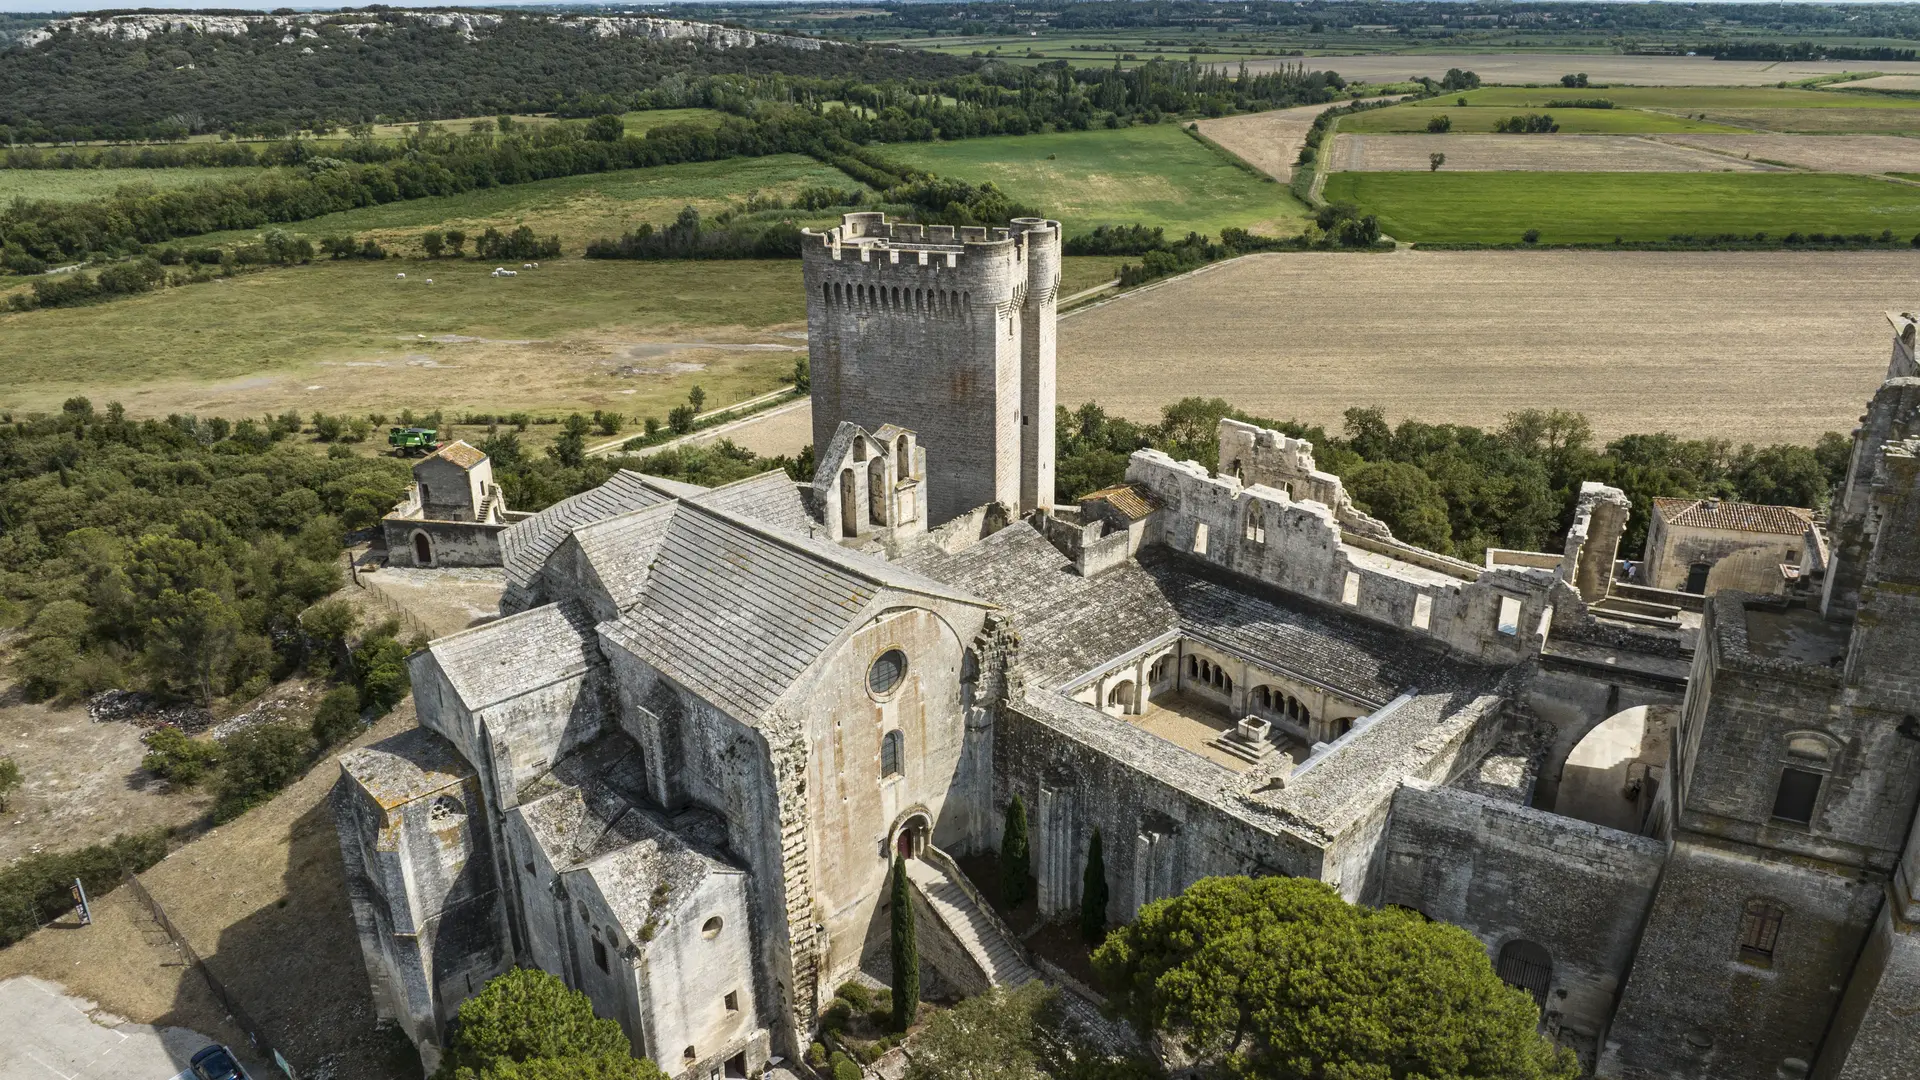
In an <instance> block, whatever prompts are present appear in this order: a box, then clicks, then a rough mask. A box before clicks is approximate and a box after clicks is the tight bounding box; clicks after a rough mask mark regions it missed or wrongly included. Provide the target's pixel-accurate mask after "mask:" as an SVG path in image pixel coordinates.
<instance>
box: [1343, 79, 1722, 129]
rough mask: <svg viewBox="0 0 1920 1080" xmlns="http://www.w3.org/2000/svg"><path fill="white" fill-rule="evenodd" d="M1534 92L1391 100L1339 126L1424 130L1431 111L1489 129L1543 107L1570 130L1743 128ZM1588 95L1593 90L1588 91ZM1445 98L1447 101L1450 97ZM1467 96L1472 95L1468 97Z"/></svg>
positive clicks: (1456, 125)
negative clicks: (1504, 97)
mask: <svg viewBox="0 0 1920 1080" xmlns="http://www.w3.org/2000/svg"><path fill="white" fill-rule="evenodd" d="M1528 92H1529V93H1531V94H1534V95H1535V99H1534V100H1535V104H1534V106H1532V107H1531V108H1529V107H1527V106H1524V105H1504V106H1501V107H1499V108H1481V107H1477V106H1467V107H1465V108H1463V107H1461V106H1459V105H1451V106H1448V107H1446V108H1433V107H1431V105H1432V103H1431V102H1428V101H1423V102H1420V103H1419V105H1418V106H1413V105H1394V106H1392V107H1390V108H1385V109H1377V110H1373V111H1370V112H1362V113H1355V114H1353V115H1352V116H1346V117H1342V118H1341V120H1340V130H1341V131H1344V132H1350V133H1354V134H1384V133H1388V132H1424V131H1426V130H1427V121H1428V120H1431V119H1432V118H1433V117H1434V116H1435V115H1436V114H1444V115H1445V116H1446V117H1447V118H1448V119H1449V120H1452V121H1453V129H1452V130H1454V131H1456V132H1461V133H1467V132H1489V131H1492V130H1493V126H1494V125H1495V124H1497V123H1499V122H1500V121H1502V120H1505V119H1506V118H1507V117H1509V116H1518V115H1521V114H1523V113H1527V112H1536V113H1547V114H1549V115H1551V116H1552V117H1553V118H1554V120H1556V121H1558V122H1559V124H1560V130H1561V131H1562V132H1564V133H1566V134H1569V135H1619V134H1638V133H1642V132H1662V131H1735V132H1737V131H1742V130H1745V129H1743V128H1737V127H1729V126H1727V125H1725V124H1715V123H1709V122H1707V121H1704V120H1689V119H1687V118H1685V117H1681V116H1669V115H1668V114H1666V113H1657V112H1642V111H1641V110H1639V109H1548V108H1546V107H1544V103H1545V101H1546V99H1545V98H1544V97H1540V96H1539V95H1540V91H1538V90H1533V91H1528ZM1588 94H1589V95H1591V94H1592V91H1588ZM1447 100H1449V101H1452V100H1453V99H1452V98H1448V99H1447ZM1469 100H1471V99H1469Z"/></svg>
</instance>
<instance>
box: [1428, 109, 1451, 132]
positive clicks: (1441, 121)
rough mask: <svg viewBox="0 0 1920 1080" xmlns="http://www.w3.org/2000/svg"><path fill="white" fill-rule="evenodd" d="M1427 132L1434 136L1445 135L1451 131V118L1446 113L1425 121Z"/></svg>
mask: <svg viewBox="0 0 1920 1080" xmlns="http://www.w3.org/2000/svg"><path fill="white" fill-rule="evenodd" d="M1427 130H1428V131H1430V132H1432V133H1434V134H1435V135H1441V134H1445V133H1446V132H1449V131H1452V130H1453V117H1451V116H1448V115H1447V114H1446V113H1441V114H1440V115H1438V116H1434V117H1429V118H1428V119H1427Z"/></svg>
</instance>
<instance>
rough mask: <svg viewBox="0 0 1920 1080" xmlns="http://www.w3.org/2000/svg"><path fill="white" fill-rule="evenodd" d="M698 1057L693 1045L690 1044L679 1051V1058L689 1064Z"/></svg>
mask: <svg viewBox="0 0 1920 1080" xmlns="http://www.w3.org/2000/svg"><path fill="white" fill-rule="evenodd" d="M699 1057H700V1055H698V1054H696V1053H694V1052H693V1047H691V1046H689V1047H687V1048H686V1049H685V1050H682V1051H680V1060H681V1061H684V1062H686V1063H687V1064H689V1065H691V1064H693V1063H694V1062H695V1061H697V1060H699Z"/></svg>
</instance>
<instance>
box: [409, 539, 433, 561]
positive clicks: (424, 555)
mask: <svg viewBox="0 0 1920 1080" xmlns="http://www.w3.org/2000/svg"><path fill="white" fill-rule="evenodd" d="M413 561H414V563H415V565H418V566H432V565H433V541H431V540H428V539H427V534H426V533H423V532H417V533H414V534H413Z"/></svg>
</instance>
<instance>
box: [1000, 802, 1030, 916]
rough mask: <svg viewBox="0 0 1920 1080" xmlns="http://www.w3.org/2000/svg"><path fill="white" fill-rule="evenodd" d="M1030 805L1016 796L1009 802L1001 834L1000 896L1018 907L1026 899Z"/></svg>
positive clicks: (1004, 900)
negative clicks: (1028, 811) (1028, 812)
mask: <svg viewBox="0 0 1920 1080" xmlns="http://www.w3.org/2000/svg"><path fill="white" fill-rule="evenodd" d="M1027 878H1028V874H1027V804H1026V803H1023V802H1021V801H1020V796H1018V795H1015V796H1014V797H1013V801H1012V802H1011V803H1008V804H1007V827H1006V830H1005V831H1004V832H1002V833H1001V834H1000V899H1001V900H1002V901H1003V902H1005V903H1006V905H1007V906H1008V907H1010V908H1017V907H1019V906H1020V905H1021V904H1022V903H1025V902H1026V899H1027V884H1028V881H1027Z"/></svg>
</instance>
